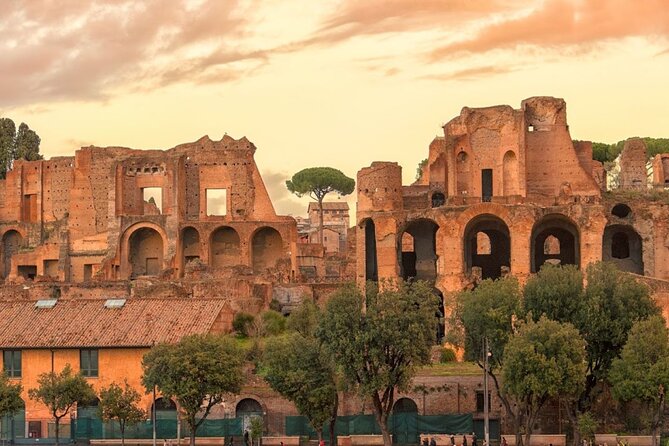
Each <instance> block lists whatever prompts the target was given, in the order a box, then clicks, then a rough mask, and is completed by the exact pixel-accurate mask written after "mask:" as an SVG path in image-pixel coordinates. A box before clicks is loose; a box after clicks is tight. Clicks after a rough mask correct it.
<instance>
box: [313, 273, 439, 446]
mask: <svg viewBox="0 0 669 446" xmlns="http://www.w3.org/2000/svg"><path fill="white" fill-rule="evenodd" d="M370 288H371V287H370ZM363 303H365V304H366V305H365V307H364V308H363ZM436 311H437V299H436V297H435V296H434V295H433V293H432V288H431V287H430V286H428V285H427V284H425V283H424V282H417V283H415V284H412V285H408V284H406V283H401V284H398V285H397V288H391V287H390V286H387V287H386V289H385V290H383V291H380V292H376V290H371V291H370V290H369V289H368V294H367V296H363V295H362V294H361V293H360V291H359V290H358V289H357V288H355V287H354V286H346V287H343V288H341V289H340V290H338V291H337V292H336V293H335V294H334V295H333V296H332V297H331V298H330V300H329V301H328V303H327V307H326V310H325V313H324V315H323V317H322V318H321V323H320V325H319V327H318V330H317V336H318V337H319V338H320V339H321V340H322V341H323V343H324V344H325V346H326V348H327V350H328V351H329V352H330V354H331V355H332V357H333V358H334V362H335V364H336V365H337V367H339V369H340V371H341V373H342V375H343V380H344V382H345V383H346V384H349V385H350V386H351V387H357V389H358V391H359V393H360V394H361V396H362V397H363V398H369V399H371V400H372V403H373V408H374V413H375V415H376V418H377V421H378V423H379V425H380V427H381V431H382V433H383V436H384V443H385V444H389V442H390V437H389V435H388V427H387V422H388V415H389V414H390V411H391V410H392V407H393V402H394V395H395V391H396V389H399V390H403V389H406V388H407V387H408V385H409V383H410V381H411V379H412V378H413V376H414V375H415V372H416V368H417V367H419V366H421V365H423V364H427V363H428V362H429V360H430V350H431V346H432V344H433V341H434V336H435V324H434V323H433V321H434V319H435V316H434V315H435V313H436Z"/></svg>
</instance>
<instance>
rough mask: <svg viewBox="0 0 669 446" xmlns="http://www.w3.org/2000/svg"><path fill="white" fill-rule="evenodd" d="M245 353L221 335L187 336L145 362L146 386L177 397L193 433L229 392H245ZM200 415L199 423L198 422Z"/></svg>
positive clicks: (147, 356) (160, 348)
mask: <svg viewBox="0 0 669 446" xmlns="http://www.w3.org/2000/svg"><path fill="white" fill-rule="evenodd" d="M242 364H243V353H242V351H241V349H240V348H239V347H238V346H237V343H236V342H235V341H234V340H233V339H231V338H229V337H225V336H220V335H212V334H207V335H192V336H186V337H184V338H182V339H181V341H179V343H177V344H158V345H156V346H154V347H153V348H152V349H151V350H150V351H149V352H148V353H147V354H145V355H144V358H143V359H142V367H143V370H144V375H143V376H142V383H143V384H144V387H145V388H146V389H147V392H148V391H150V390H152V389H153V388H154V386H156V387H157V388H158V390H159V391H160V392H161V393H162V394H163V396H164V397H166V398H175V399H176V400H177V402H178V403H179V407H180V408H181V411H182V413H183V414H184V417H185V419H186V422H187V423H188V426H189V428H190V430H191V432H192V433H193V435H192V436H191V445H194V444H195V436H196V433H197V428H198V427H199V426H200V424H202V422H203V421H204V420H205V419H206V418H207V416H208V415H209V412H210V411H211V409H212V407H214V405H216V404H219V403H221V401H223V395H224V394H225V393H229V392H231V393H236V392H239V390H240V389H241V384H242V382H243V374H242ZM198 416H199V420H198V419H197V418H198Z"/></svg>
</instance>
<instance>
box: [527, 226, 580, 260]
mask: <svg viewBox="0 0 669 446" xmlns="http://www.w3.org/2000/svg"><path fill="white" fill-rule="evenodd" d="M551 236H552V237H555V238H556V239H557V242H558V247H559V249H558V250H557V252H556V250H555V247H553V250H552V251H551V250H550V249H549V252H548V253H546V250H545V248H546V239H548V238H549V237H551ZM579 236H580V235H579V232H578V228H577V227H576V225H575V224H574V222H573V221H571V220H570V219H569V218H568V217H567V216H565V215H562V214H551V215H547V216H545V217H544V218H542V219H540V220H539V221H538V222H536V223H535V224H534V227H533V228H532V236H531V243H530V251H531V253H530V254H531V256H530V259H531V260H530V261H531V265H530V266H531V271H532V272H533V273H536V272H537V271H539V269H541V266H542V265H543V264H544V263H546V262H549V263H554V264H559V265H576V266H577V267H578V266H580V261H581V249H580V242H579ZM550 243H553V244H554V242H549V244H550Z"/></svg>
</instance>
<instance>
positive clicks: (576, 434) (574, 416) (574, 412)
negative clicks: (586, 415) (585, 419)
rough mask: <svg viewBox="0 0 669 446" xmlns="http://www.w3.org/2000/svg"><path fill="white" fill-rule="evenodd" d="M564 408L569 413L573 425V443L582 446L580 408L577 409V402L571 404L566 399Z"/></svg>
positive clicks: (568, 416) (570, 422)
mask: <svg viewBox="0 0 669 446" xmlns="http://www.w3.org/2000/svg"><path fill="white" fill-rule="evenodd" d="M564 408H565V412H566V413H567V418H569V424H570V425H571V426H572V433H573V440H572V445H573V446H580V444H581V431H580V430H579V429H578V409H576V407H575V404H573V403H572V404H569V403H568V402H567V401H564Z"/></svg>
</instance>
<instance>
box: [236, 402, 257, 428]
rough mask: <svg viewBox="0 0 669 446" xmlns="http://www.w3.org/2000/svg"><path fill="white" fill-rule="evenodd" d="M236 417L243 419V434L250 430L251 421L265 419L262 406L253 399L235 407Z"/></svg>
mask: <svg viewBox="0 0 669 446" xmlns="http://www.w3.org/2000/svg"><path fill="white" fill-rule="evenodd" d="M235 417H236V418H241V419H242V432H246V431H248V430H249V429H250V425H251V419H253V418H255V417H258V418H261V419H262V418H263V410H262V406H261V405H260V403H259V402H258V401H256V400H254V399H253V398H244V399H243V400H241V401H239V402H238V403H237V407H235Z"/></svg>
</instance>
